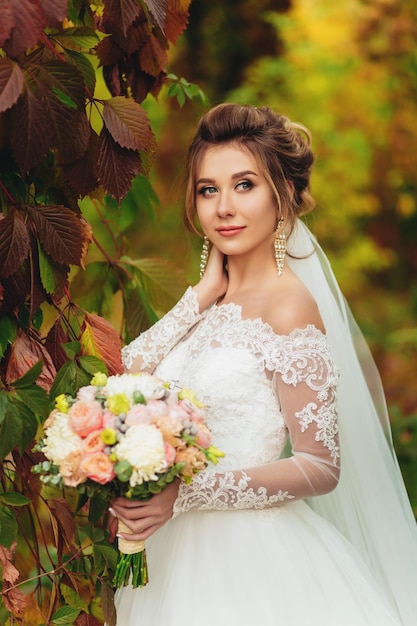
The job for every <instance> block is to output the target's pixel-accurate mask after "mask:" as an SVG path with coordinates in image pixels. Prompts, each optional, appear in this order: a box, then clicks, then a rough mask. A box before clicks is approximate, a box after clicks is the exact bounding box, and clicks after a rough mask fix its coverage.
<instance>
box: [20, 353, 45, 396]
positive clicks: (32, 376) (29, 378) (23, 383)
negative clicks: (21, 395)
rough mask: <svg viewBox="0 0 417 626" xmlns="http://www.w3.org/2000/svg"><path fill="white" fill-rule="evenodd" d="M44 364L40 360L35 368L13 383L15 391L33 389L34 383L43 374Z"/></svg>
mask: <svg viewBox="0 0 417 626" xmlns="http://www.w3.org/2000/svg"><path fill="white" fill-rule="evenodd" d="M42 367H43V363H42V361H41V360H39V361H38V362H37V363H35V365H34V366H33V367H31V368H30V370H28V371H27V372H26V374H24V375H23V376H22V377H21V378H18V379H17V380H15V381H13V388H14V389H27V387H31V386H32V385H33V383H34V382H35V381H36V380H37V379H38V378H39V376H40V374H41V372H42Z"/></svg>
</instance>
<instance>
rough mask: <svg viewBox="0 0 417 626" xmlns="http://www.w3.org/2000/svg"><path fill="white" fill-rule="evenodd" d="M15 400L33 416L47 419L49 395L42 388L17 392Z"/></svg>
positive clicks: (30, 388)
mask: <svg viewBox="0 0 417 626" xmlns="http://www.w3.org/2000/svg"><path fill="white" fill-rule="evenodd" d="M15 398H16V400H18V401H19V402H21V403H22V404H24V405H26V407H27V408H28V409H29V410H30V412H31V413H32V414H33V415H37V416H39V417H42V418H43V417H45V416H46V414H47V412H48V394H47V393H46V391H45V390H44V389H42V387H39V386H38V385H33V387H29V388H25V389H22V390H16V391H15Z"/></svg>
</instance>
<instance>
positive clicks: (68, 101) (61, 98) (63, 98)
mask: <svg viewBox="0 0 417 626" xmlns="http://www.w3.org/2000/svg"><path fill="white" fill-rule="evenodd" d="M51 89H52V91H53V92H54V94H55V95H56V97H57V98H58V100H59V101H60V102H62V104H65V106H67V107H68V108H70V109H77V108H78V107H77V103H76V102H74V100H72V98H70V97H69V96H68V95H67V94H66V93H64V92H63V91H61V89H58V87H51Z"/></svg>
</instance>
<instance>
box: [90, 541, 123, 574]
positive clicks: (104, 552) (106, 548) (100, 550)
mask: <svg viewBox="0 0 417 626" xmlns="http://www.w3.org/2000/svg"><path fill="white" fill-rule="evenodd" d="M93 555H94V565H95V566H96V567H97V566H98V565H99V564H100V563H102V561H103V560H104V562H105V563H106V565H107V567H109V568H110V569H112V570H114V569H116V565H117V560H118V556H119V551H118V550H116V548H113V547H112V546H110V545H108V544H100V543H95V544H94V546H93Z"/></svg>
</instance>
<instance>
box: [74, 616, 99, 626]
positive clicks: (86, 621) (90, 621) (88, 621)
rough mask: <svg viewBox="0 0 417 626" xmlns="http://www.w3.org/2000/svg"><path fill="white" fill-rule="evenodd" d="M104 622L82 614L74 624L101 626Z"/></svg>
mask: <svg viewBox="0 0 417 626" xmlns="http://www.w3.org/2000/svg"><path fill="white" fill-rule="evenodd" d="M102 623H103V622H101V621H100V620H98V619H97V618H96V617H94V615H90V614H88V613H81V614H80V615H79V616H78V617H77V619H76V620H75V622H74V626H101V625H102Z"/></svg>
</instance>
